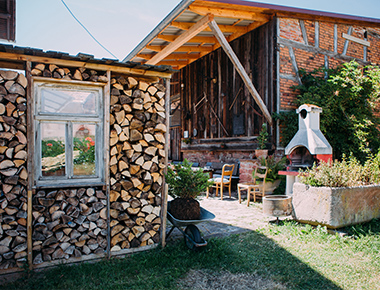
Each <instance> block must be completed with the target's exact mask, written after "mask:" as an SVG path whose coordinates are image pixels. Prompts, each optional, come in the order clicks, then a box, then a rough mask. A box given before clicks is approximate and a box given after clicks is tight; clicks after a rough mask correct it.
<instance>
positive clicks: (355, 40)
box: [342, 33, 371, 47]
mask: <svg viewBox="0 0 380 290" xmlns="http://www.w3.org/2000/svg"><path fill="white" fill-rule="evenodd" d="M342 37H343V38H345V39H347V40H350V41H353V42H356V43H359V44H362V45H364V46H368V47H370V45H371V43H370V42H369V41H367V40H364V39H360V38H357V37H355V36H352V35H349V34H347V33H342Z"/></svg>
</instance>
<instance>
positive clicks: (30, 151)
mask: <svg viewBox="0 0 380 290" xmlns="http://www.w3.org/2000/svg"><path fill="white" fill-rule="evenodd" d="M31 71H32V63H31V62H30V61H28V62H27V63H26V64H25V76H26V79H27V81H28V86H27V87H26V92H27V95H26V96H27V98H26V99H27V104H26V105H27V112H28V114H27V115H26V117H27V134H26V137H27V141H28V142H27V143H28V146H27V147H26V150H27V166H26V167H27V168H26V169H27V172H28V184H27V192H28V195H27V198H28V199H27V200H28V201H27V220H26V235H27V257H28V265H29V270H32V269H33V240H32V236H33V228H32V226H33V207H32V206H33V204H32V202H33V193H35V192H34V190H35V189H34V188H33V186H34V185H33V184H34V168H35V164H34V158H33V156H34V154H35V150H34V119H33V116H34V109H33V99H34V94H33V83H32V73H31Z"/></svg>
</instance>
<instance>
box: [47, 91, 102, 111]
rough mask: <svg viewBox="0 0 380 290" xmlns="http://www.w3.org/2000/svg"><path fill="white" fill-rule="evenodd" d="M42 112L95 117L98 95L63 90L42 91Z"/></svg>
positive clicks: (89, 92)
mask: <svg viewBox="0 0 380 290" xmlns="http://www.w3.org/2000/svg"><path fill="white" fill-rule="evenodd" d="M41 112H42V113H56V114H86V115H94V114H96V113H97V111H96V93H94V92H91V91H71V90H63V89H51V88H43V89H41Z"/></svg>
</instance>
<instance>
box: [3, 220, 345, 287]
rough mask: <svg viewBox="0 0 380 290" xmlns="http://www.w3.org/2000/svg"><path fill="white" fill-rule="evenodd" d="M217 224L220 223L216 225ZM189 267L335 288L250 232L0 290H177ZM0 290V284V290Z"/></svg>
mask: <svg viewBox="0 0 380 290" xmlns="http://www.w3.org/2000/svg"><path fill="white" fill-rule="evenodd" d="M221 226H223V225H221ZM191 269H194V270H198V269H202V270H211V271H214V272H216V271H222V270H228V271H230V272H231V273H256V274H258V275H260V276H262V277H269V278H270V279H272V280H273V281H276V282H279V283H281V284H284V285H285V286H286V287H287V289H314V290H316V289H341V288H339V287H338V286H337V285H335V284H334V283H333V282H331V281H330V280H328V279H326V278H325V277H324V276H322V275H320V274H319V273H318V272H316V271H314V270H313V269H312V268H311V267H309V266H308V265H306V264H304V263H303V262H302V261H301V260H299V259H298V258H296V257H295V256H293V255H292V254H290V253H289V252H287V251H286V250H285V249H283V248H282V247H280V246H279V245H278V244H277V243H275V242H274V241H273V240H271V239H269V238H267V237H266V236H265V235H263V234H261V233H258V232H255V231H250V232H246V233H243V234H239V235H231V236H228V237H225V238H212V239H210V240H209V244H208V245H207V247H205V248H203V249H202V250H201V251H199V252H193V251H190V250H189V249H187V248H186V246H185V244H184V242H183V239H180V240H175V241H170V242H169V243H168V244H167V246H166V247H165V248H164V249H162V248H156V249H154V250H151V251H147V252H143V253H139V254H135V255H132V256H129V257H126V258H124V259H111V260H104V261H101V262H97V263H83V264H81V265H75V266H59V267H57V268H54V269H50V270H47V271H44V272H41V273H32V275H31V277H29V279H22V280H19V281H17V282H16V283H13V284H9V285H6V286H3V287H5V288H2V289H102V290H105V289H178V288H177V287H178V286H177V283H178V281H179V279H181V278H183V277H184V276H185V275H186V274H187V273H188V272H189V271H190V270H191ZM0 288H1V286H0Z"/></svg>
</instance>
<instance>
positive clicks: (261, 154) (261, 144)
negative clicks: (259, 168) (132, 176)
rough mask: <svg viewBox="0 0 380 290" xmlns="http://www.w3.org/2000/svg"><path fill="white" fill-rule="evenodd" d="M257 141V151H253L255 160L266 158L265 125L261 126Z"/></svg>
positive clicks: (266, 140)
mask: <svg viewBox="0 0 380 290" xmlns="http://www.w3.org/2000/svg"><path fill="white" fill-rule="evenodd" d="M257 141H258V142H259V149H256V150H255V155H256V158H261V157H263V158H266V157H267V156H268V149H265V148H266V146H267V143H268V132H267V124H266V123H263V125H262V126H261V131H260V133H259V136H258V137H257Z"/></svg>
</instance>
